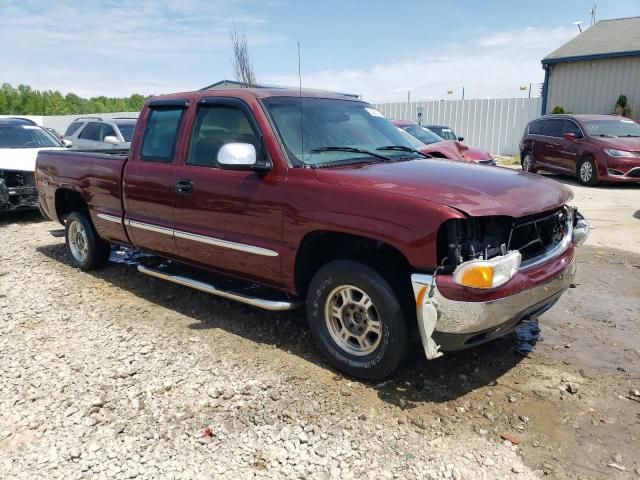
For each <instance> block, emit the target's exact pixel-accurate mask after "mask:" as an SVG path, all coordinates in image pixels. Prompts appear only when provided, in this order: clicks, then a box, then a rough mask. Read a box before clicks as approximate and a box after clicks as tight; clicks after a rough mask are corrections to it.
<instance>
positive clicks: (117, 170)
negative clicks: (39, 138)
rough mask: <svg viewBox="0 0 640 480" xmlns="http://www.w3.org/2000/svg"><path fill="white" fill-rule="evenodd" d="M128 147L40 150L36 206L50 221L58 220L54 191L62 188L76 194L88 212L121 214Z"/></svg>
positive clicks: (37, 165) (37, 164)
mask: <svg viewBox="0 0 640 480" xmlns="http://www.w3.org/2000/svg"><path fill="white" fill-rule="evenodd" d="M128 153H129V151H128V150H115V149H110V150H84V151H83V150H63V151H54V150H49V151H42V152H40V153H39V154H38V159H37V162H36V177H37V180H38V187H39V196H40V206H41V207H42V210H43V213H44V214H45V215H46V216H48V217H49V218H51V219H52V220H62V218H61V214H60V212H57V211H56V198H55V192H56V190H57V189H58V188H64V189H66V190H71V191H73V192H77V193H79V194H80V195H81V196H82V198H84V199H85V200H86V201H87V203H88V206H89V211H90V212H96V208H97V211H101V212H104V213H106V214H110V215H114V216H118V217H121V216H122V212H123V208H122V171H123V168H124V165H125V163H126V160H127V156H128Z"/></svg>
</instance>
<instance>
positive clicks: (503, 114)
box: [376, 98, 542, 155]
mask: <svg viewBox="0 0 640 480" xmlns="http://www.w3.org/2000/svg"><path fill="white" fill-rule="evenodd" d="M418 107H422V123H423V124H433V125H448V126H449V127H451V128H452V129H453V130H454V131H455V132H456V134H457V135H459V136H461V137H464V143H466V144H467V145H472V146H474V147H480V148H483V149H485V150H488V151H489V152H491V153H494V154H498V155H515V154H517V153H518V142H519V141H520V137H521V136H522V132H523V130H524V127H525V126H526V125H527V123H528V122H529V121H530V120H533V119H534V118H537V117H539V116H540V109H541V107H542V99H541V98H495V99H484V100H479V99H478V100H473V99H472V100H440V101H438V100H434V101H428V102H410V103H408V102H399V103H380V104H377V105H376V108H377V109H378V110H380V112H381V113H382V114H383V115H384V116H385V117H387V118H389V119H394V120H411V121H414V122H415V121H417V119H418V110H417V108H418Z"/></svg>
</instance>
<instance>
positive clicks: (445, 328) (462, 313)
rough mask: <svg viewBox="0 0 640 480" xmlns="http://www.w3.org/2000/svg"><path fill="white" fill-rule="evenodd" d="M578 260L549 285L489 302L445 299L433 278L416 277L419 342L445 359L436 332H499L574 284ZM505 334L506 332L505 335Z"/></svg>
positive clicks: (428, 352)
mask: <svg viewBox="0 0 640 480" xmlns="http://www.w3.org/2000/svg"><path fill="white" fill-rule="evenodd" d="M575 274H576V260H575V257H574V258H572V259H571V260H570V261H569V262H568V265H567V267H566V268H565V269H564V270H563V271H562V273H560V274H559V275H557V276H556V277H554V278H553V279H551V280H549V281H548V282H546V283H543V284H540V285H538V286H536V287H533V288H530V289H527V290H523V291H522V292H519V293H516V294H514V295H510V296H508V297H503V298H499V299H497V300H491V301H487V302H465V301H458V300H450V299H448V298H446V297H444V296H443V295H442V294H441V293H440V291H439V290H438V287H437V286H436V283H435V281H434V278H433V276H432V275H424V274H413V275H411V283H412V285H413V291H414V295H415V298H416V313H417V317H418V329H419V331H420V338H421V340H422V345H423V347H424V350H425V355H426V356H427V358H428V359H430V360H431V359H433V358H437V357H439V356H441V355H442V353H441V352H440V351H439V350H440V346H438V345H437V344H436V342H435V340H434V339H433V338H432V336H433V333H434V331H435V332H438V333H440V332H442V333H447V334H459V335H465V334H474V333H480V332H485V331H488V330H491V329H492V328H495V329H496V332H494V333H497V330H498V329H499V328H500V327H501V326H502V325H505V324H509V322H510V321H511V320H513V319H517V318H519V317H522V316H523V315H524V314H526V313H527V312H528V311H529V310H531V308H532V307H533V306H535V305H540V304H543V303H544V302H545V301H546V300H550V301H551V300H552V299H554V298H556V297H557V296H559V295H560V294H561V293H562V292H564V291H565V290H566V289H567V288H569V286H570V285H571V284H572V283H573V281H574V278H575ZM505 333H506V331H505Z"/></svg>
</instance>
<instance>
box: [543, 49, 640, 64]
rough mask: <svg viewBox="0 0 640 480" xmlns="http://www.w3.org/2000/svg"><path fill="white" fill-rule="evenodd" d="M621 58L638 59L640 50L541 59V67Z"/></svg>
mask: <svg viewBox="0 0 640 480" xmlns="http://www.w3.org/2000/svg"><path fill="white" fill-rule="evenodd" d="M621 57H640V50H630V51H626V52H607V53H594V54H590V55H577V56H573V57H552V58H543V59H542V65H543V66H545V65H553V64H555V63H570V62H588V61H589V60H605V59H607V58H621Z"/></svg>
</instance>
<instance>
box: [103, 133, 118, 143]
mask: <svg viewBox="0 0 640 480" xmlns="http://www.w3.org/2000/svg"><path fill="white" fill-rule="evenodd" d="M103 142H105V143H109V144H111V145H118V144H119V143H120V141H119V140H118V137H116V136H114V135H107V136H106V137H104V140H103Z"/></svg>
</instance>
